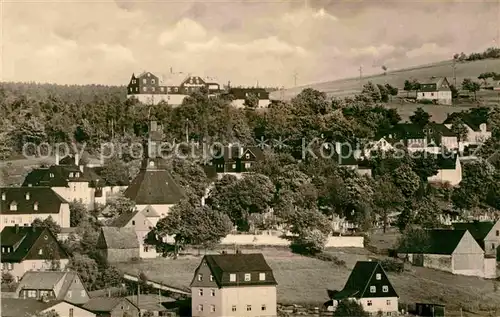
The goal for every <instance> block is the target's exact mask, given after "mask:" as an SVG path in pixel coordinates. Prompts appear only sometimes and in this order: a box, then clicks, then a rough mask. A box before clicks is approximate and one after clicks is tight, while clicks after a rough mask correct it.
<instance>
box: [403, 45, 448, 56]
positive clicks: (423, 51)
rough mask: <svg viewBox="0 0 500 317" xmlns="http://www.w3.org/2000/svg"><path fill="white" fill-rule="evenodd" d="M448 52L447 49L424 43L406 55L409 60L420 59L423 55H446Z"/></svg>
mask: <svg viewBox="0 0 500 317" xmlns="http://www.w3.org/2000/svg"><path fill="white" fill-rule="evenodd" d="M449 53H450V52H449V51H448V49H446V48H443V47H440V46H439V45H437V44H436V43H425V44H423V45H422V46H421V47H419V48H416V49H413V50H411V51H409V52H407V53H406V56H407V57H409V58H415V57H421V56H425V55H431V56H432V55H446V54H449Z"/></svg>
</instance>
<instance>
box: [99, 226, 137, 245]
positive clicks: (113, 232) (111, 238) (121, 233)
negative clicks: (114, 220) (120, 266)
mask: <svg viewBox="0 0 500 317" xmlns="http://www.w3.org/2000/svg"><path fill="white" fill-rule="evenodd" d="M101 234H102V236H103V237H104V241H105V242H106V246H107V248H108V249H121V250H123V249H136V248H139V240H138V239H137V234H136V233H135V229H134V228H130V227H125V228H116V227H102V228H101Z"/></svg>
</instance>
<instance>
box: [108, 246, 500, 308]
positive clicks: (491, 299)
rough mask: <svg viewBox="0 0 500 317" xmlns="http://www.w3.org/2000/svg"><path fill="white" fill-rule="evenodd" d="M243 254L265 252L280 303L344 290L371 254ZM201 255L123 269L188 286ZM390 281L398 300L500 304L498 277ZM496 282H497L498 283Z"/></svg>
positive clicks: (427, 272) (432, 275) (427, 275)
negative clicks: (334, 258) (337, 262)
mask: <svg viewBox="0 0 500 317" xmlns="http://www.w3.org/2000/svg"><path fill="white" fill-rule="evenodd" d="M243 252H244V253H251V252H262V253H263V254H264V256H265V257H266V260H267V261H268V263H269V265H270V266H271V268H272V269H273V272H274V276H275V278H276V279H277V281H278V302H279V303H282V304H302V305H315V306H321V305H322V304H323V303H324V302H325V301H327V300H328V296H327V289H337V290H340V289H342V288H343V286H344V284H345V282H346V281H347V278H348V277H349V274H350V272H351V269H352V268H353V267H354V265H355V263H356V261H359V260H368V259H369V258H373V255H371V254H370V253H369V252H368V251H366V250H365V249H354V248H353V249H331V250H329V251H328V252H329V253H331V254H333V255H335V256H337V257H338V258H339V259H340V260H344V261H345V262H346V265H345V266H338V265H335V264H334V263H332V262H325V261H320V260H317V259H314V258H310V257H304V256H299V255H296V254H292V253H291V252H289V251H288V250H287V249H278V248H265V249H260V250H258V251H256V250H253V251H251V250H243ZM201 258H202V255H200V256H193V255H190V256H184V257H181V258H178V259H176V260H174V259H170V258H157V259H148V260H143V261H140V262H132V263H120V264H118V267H119V269H121V270H122V271H123V272H126V273H129V274H138V273H139V272H140V271H142V272H144V273H145V274H146V276H147V277H148V278H149V279H151V280H155V281H159V282H163V283H166V284H169V285H172V286H176V287H180V288H183V289H186V290H188V289H189V284H190V283H191V280H192V278H193V274H194V270H195V269H196V267H197V266H198V264H199V263H200V261H201ZM389 278H390V280H391V283H392V284H393V286H394V287H395V289H396V291H397V292H398V294H399V296H400V302H401V303H403V305H404V304H410V305H411V304H414V303H415V302H437V303H443V304H446V305H447V308H449V309H453V308H455V309H457V308H458V307H459V306H460V305H462V307H464V310H469V311H479V310H485V309H487V308H492V307H497V308H500V291H496V289H495V287H494V283H495V282H494V281H488V280H483V279H480V278H475V277H465V276H456V275H452V274H449V273H445V272H440V271H436V270H431V269H427V268H420V267H412V268H411V269H410V270H409V271H405V272H404V273H401V274H396V273H389ZM496 283H498V282H496Z"/></svg>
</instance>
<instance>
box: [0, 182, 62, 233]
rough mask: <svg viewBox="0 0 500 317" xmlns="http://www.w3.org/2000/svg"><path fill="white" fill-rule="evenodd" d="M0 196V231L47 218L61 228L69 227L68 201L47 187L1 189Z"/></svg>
mask: <svg viewBox="0 0 500 317" xmlns="http://www.w3.org/2000/svg"><path fill="white" fill-rule="evenodd" d="M0 194H1V196H2V198H1V199H2V200H1V202H0V207H1V208H0V230H2V229H3V228H4V227H6V226H14V225H19V226H30V225H31V224H32V223H33V221H34V220H35V219H37V218H38V219H40V220H45V219H47V218H48V217H51V218H52V220H54V222H55V223H57V224H58V225H59V226H61V227H69V226H70V222H69V216H70V212H69V203H68V201H67V200H66V199H64V198H63V197H61V196H60V195H59V194H57V193H56V192H55V191H54V190H52V189H51V188H49V187H2V188H0Z"/></svg>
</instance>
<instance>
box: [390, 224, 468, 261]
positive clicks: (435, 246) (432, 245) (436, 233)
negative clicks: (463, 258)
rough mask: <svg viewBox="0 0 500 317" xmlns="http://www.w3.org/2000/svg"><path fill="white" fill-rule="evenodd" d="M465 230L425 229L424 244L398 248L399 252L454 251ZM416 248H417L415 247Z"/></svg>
mask: <svg viewBox="0 0 500 317" xmlns="http://www.w3.org/2000/svg"><path fill="white" fill-rule="evenodd" d="M466 232H467V230H448V229H433V230H426V233H427V236H428V239H427V241H426V244H427V245H426V246H418V247H417V246H415V247H413V246H412V247H410V248H400V249H399V250H398V251H399V252H401V253H422V254H446V255H450V254H452V253H453V251H455V249H456V248H457V246H458V243H459V242H460V240H462V238H463V236H464V234H465V233H466ZM417 248H418V249H417Z"/></svg>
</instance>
